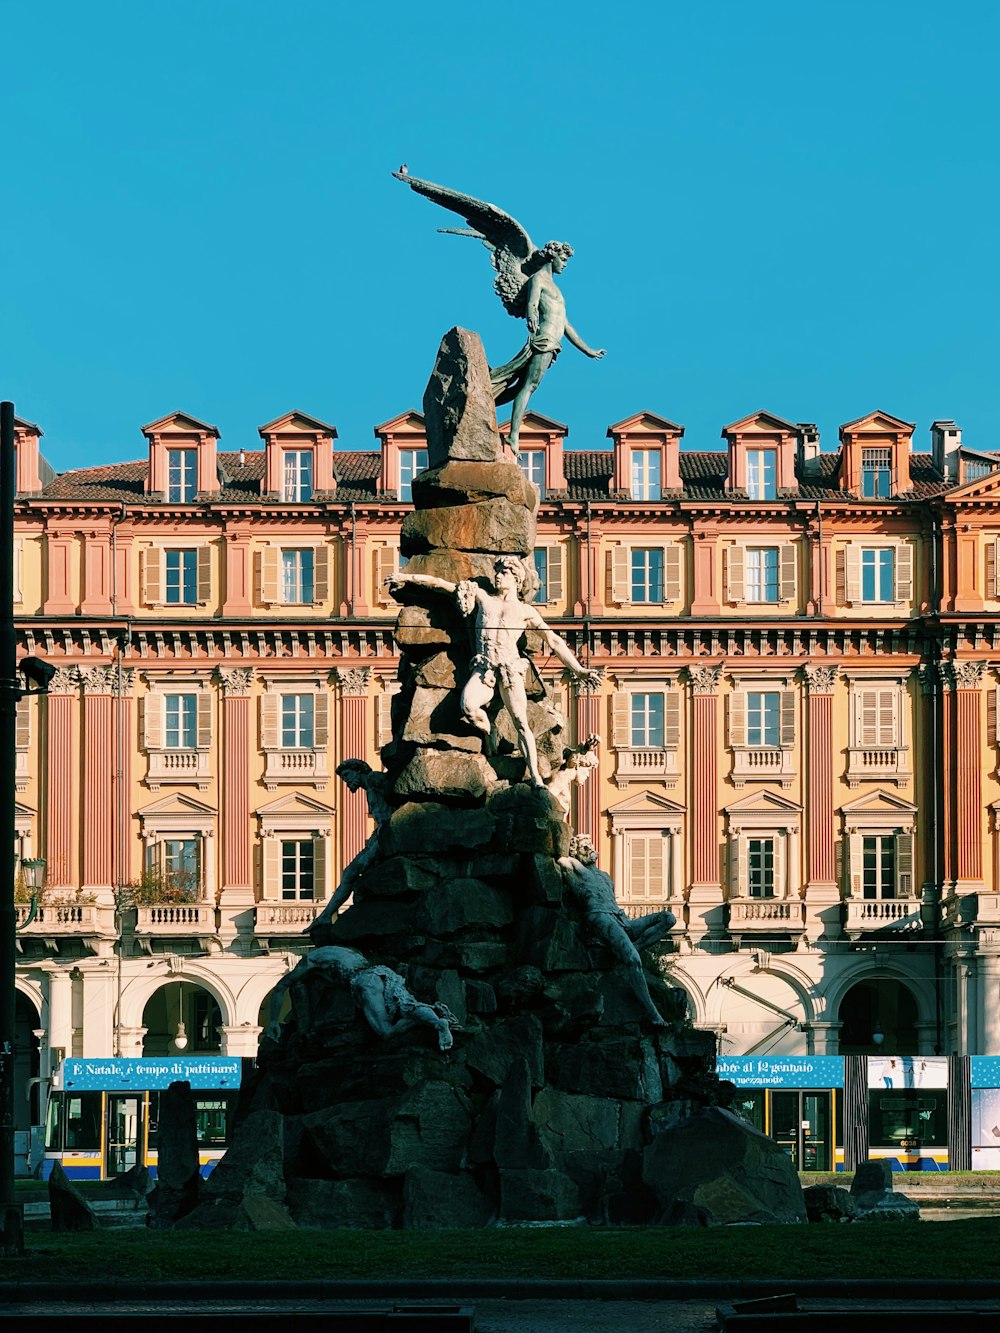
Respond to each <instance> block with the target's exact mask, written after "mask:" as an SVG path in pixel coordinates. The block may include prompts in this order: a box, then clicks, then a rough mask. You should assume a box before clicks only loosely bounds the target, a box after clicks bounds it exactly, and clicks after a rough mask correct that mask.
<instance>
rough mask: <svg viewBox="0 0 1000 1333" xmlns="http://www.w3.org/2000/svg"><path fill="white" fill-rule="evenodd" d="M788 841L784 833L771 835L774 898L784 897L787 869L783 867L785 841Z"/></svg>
mask: <svg viewBox="0 0 1000 1333" xmlns="http://www.w3.org/2000/svg"><path fill="white" fill-rule="evenodd" d="M787 841H788V839H787V838H786V836H785V834H784V833H775V834H773V835H772V837H771V851H772V856H771V865H772V867H773V869H772V873H773V875H774V882H773V884H772V886H771V887H772V892H773V894H774V896H775V898H784V897H785V880H786V879H787V871H786V868H785V843H786V842H787Z"/></svg>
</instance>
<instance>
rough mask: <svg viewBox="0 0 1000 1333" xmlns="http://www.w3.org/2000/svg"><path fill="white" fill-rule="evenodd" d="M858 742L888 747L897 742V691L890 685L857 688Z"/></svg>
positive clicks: (873, 746)
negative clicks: (879, 687) (882, 687)
mask: <svg viewBox="0 0 1000 1333" xmlns="http://www.w3.org/2000/svg"><path fill="white" fill-rule="evenodd" d="M857 717H858V729H859V739H858V744H860V745H863V746H869V747H871V748H873V749H874V748H877V747H884V748H890V747H892V746H894V745H897V744H898V735H899V728H898V719H899V691H898V690H897V689H893V688H891V687H887V688H884V689H877V688H874V687H873V688H870V689H862V690H858V707H857Z"/></svg>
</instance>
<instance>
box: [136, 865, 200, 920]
mask: <svg viewBox="0 0 1000 1333" xmlns="http://www.w3.org/2000/svg"><path fill="white" fill-rule="evenodd" d="M198 887H199V886H198V877H197V875H195V874H194V873H191V874H171V875H166V874H164V873H163V871H162V870H160V869H159V867H152V866H151V867H148V868H147V869H146V870H144V871H143V872H142V874H141V875H140V876H139V878H138V879H134V880H132V882H131V883H130V884H123V885H122V887H121V889H120V890H119V891H118V894H117V901H116V906H117V908H118V911H125V910H127V909H128V908H130V907H158V906H161V905H170V904H173V905H177V904H180V903H195V902H197V901H198Z"/></svg>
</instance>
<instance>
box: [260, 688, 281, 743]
mask: <svg viewBox="0 0 1000 1333" xmlns="http://www.w3.org/2000/svg"><path fill="white" fill-rule="evenodd" d="M278 703H279V699H278V696H277V695H276V694H262V695H261V696H260V747H261V749H262V750H276V749H277V748H278V740H279V736H280V733H279V728H278Z"/></svg>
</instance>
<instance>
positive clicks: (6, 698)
mask: <svg viewBox="0 0 1000 1333" xmlns="http://www.w3.org/2000/svg"><path fill="white" fill-rule="evenodd" d="M14 485H15V450H14V404H13V403H7V402H4V403H0V836H3V837H5V838H8V839H10V841H9V842H8V843H7V846H8V849H10V846H11V842H12V841H13V839H14V833H15V813H16V803H15V798H14V793H15V791H16V788H17V772H16V769H17V704H18V700H19V699H23V698H24V697H25V696H26V695H30V694H44V693H45V692H46V690H47V688H48V685H49V682H50V681H51V679H52V677H53V675H54V674H55V670H54V668H53V667H51V666H49V664H48V663H47V662H43V661H42V660H41V658H38V657H27V658H25V659H24V661H23V663H22V664H21V666H20V667H19V666H18V662H17V636H16V633H15V630H14ZM22 671H23V676H24V681H25V682H26V685H27V687H28V688H26V687H25V685H22V684H21V681H20V679H19V672H22ZM31 687H34V688H31ZM4 829H6V830H7V832H6V833H3V830H4ZM16 875H17V866H16V863H15V859H14V857H13V856H12V855H11V852H10V850H8V852H7V855H6V856H0V1252H2V1253H3V1254H5V1255H12V1254H23V1253H24V1209H23V1207H21V1206H20V1205H18V1204H17V1203H16V1202H15V1199H14V1030H15V1025H16V1015H17V1000H16V990H15V982H16V976H17V971H16V964H17V910H16V908H15V906H14V882H15V878H16Z"/></svg>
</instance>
